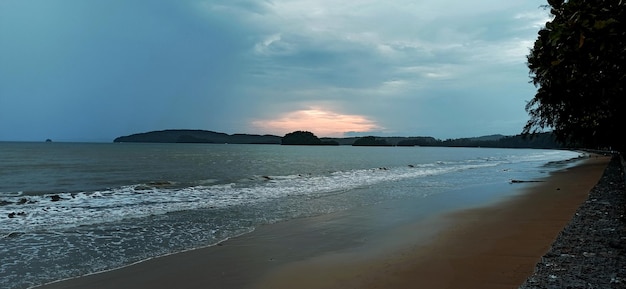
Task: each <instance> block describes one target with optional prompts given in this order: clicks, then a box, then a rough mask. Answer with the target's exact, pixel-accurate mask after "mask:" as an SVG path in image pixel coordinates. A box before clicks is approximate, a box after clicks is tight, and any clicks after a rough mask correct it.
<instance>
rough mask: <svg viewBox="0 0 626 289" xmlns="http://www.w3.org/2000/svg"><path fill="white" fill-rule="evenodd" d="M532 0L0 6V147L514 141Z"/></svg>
mask: <svg viewBox="0 0 626 289" xmlns="http://www.w3.org/2000/svg"><path fill="white" fill-rule="evenodd" d="M544 4H546V3H545V1H540V0H507V1H502V0H479V1H465V0H385V1H383V0H343V1H331V0H206V1H203V0H171V1H168V0H160V1H145V0H89V1H85V0H62V1H61V0H58V1H52V0H0V141H2V140H4V141H11V140H24V141H40V140H44V139H46V138H51V139H53V140H62V141H106V142H108V141H112V139H113V138H115V137H117V136H121V135H128V134H132V133H137V132H145V131H151V130H161V129H173V128H188V129H206V130H213V131H220V132H225V133H229V134H232V133H254V134H266V133H267V134H275V135H281V136H282V135H284V134H285V133H288V132H291V131H294V130H308V131H311V132H313V133H315V134H316V135H317V136H320V137H322V136H333V137H342V136H354V135H381V136H382V135H385V136H433V137H435V138H439V139H447V138H460V137H472V136H481V135H489V134H505V135H514V134H518V133H520V132H521V130H522V127H523V126H524V124H525V122H526V120H528V115H527V113H526V112H525V111H524V106H525V104H526V102H527V101H528V100H530V99H531V98H532V97H533V96H534V93H535V87H534V86H533V85H532V84H530V83H529V82H528V81H529V80H530V79H529V75H528V68H527V67H526V64H525V62H526V55H527V54H528V51H529V48H530V47H531V46H532V43H533V42H534V40H535V38H536V35H537V31H538V30H539V29H540V27H541V26H542V25H543V24H545V21H547V20H548V12H547V11H545V10H544V9H542V8H541V7H540V6H541V5H544Z"/></svg>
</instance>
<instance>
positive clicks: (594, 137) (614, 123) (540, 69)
mask: <svg viewBox="0 0 626 289" xmlns="http://www.w3.org/2000/svg"><path fill="white" fill-rule="evenodd" d="M548 3H549V5H548V6H546V7H548V8H550V13H551V14H552V15H553V19H552V20H551V21H549V22H547V23H546V26H545V28H543V29H541V30H540V31H539V36H538V38H537V40H536V41H535V44H534V47H533V48H532V50H531V52H530V54H529V55H528V68H529V69H530V73H531V79H532V83H533V84H535V86H536V87H537V88H538V89H537V93H536V95H535V97H534V98H533V99H532V100H531V101H530V102H528V104H527V105H526V111H527V112H528V114H529V116H530V119H529V120H528V122H527V123H526V125H525V127H524V129H523V134H525V135H528V134H534V133H537V132H541V131H543V130H544V129H551V130H553V132H554V134H555V135H556V137H557V140H558V141H560V142H562V143H564V144H566V145H574V146H583V147H587V148H612V149H614V150H618V151H621V152H623V151H624V141H623V136H622V134H623V133H624V132H625V131H626V129H625V124H626V111H625V102H624V99H625V97H626V95H625V94H624V85H625V84H626V79H625V78H626V77H625V70H626V67H625V63H624V57H625V56H626V41H625V40H626V39H625V38H626V34H625V30H626V29H625V26H626V23H625V22H624V19H626V15H625V13H624V10H625V8H626V1H618V0H596V1H584V0H569V1H564V0H548Z"/></svg>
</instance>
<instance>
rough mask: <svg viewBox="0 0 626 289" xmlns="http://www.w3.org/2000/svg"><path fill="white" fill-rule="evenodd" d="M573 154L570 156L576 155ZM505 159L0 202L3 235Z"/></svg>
mask: <svg viewBox="0 0 626 289" xmlns="http://www.w3.org/2000/svg"><path fill="white" fill-rule="evenodd" d="M570 153H572V156H575V155H577V154H576V153H573V152H570ZM567 156H568V154H564V152H563V151H556V153H551V152H541V153H537V154H531V155H530V156H525V157H524V159H518V160H513V161H514V162H515V161H534V160H536V159H541V160H544V161H545V160H552V159H560V160H562V159H564V158H566V157H567ZM507 161H511V159H510V158H506V161H505V159H475V160H469V161H464V162H457V163H455V162H436V163H430V164H420V165H411V166H407V167H395V168H372V169H360V170H349V171H338V172H333V173H329V174H326V175H302V174H295V175H286V176H261V177H257V178H253V179H252V180H253V181H250V180H248V181H242V182H236V183H228V184H213V183H212V181H210V182H207V183H205V184H203V185H198V186H193V187H186V188H167V187H149V186H148V187H146V185H133V186H124V187H120V188H116V189H111V190H103V191H95V192H80V193H60V194H54V195H43V196H24V195H22V194H20V193H14V194H3V195H2V196H0V202H4V203H3V204H4V205H2V206H0V219H1V220H3V221H2V222H1V223H0V233H2V234H9V233H11V232H29V231H52V230H57V229H67V228H72V227H76V226H81V225H90V224H98V223H106V222H112V221H120V220H123V219H130V218H140V217H146V216H150V215H160V214H166V213H170V212H175V211H183V210H193V209H201V208H224V207H228V206H235V205H240V204H251V203H258V202H266V201H269V200H273V199H278V198H283V197H318V196H323V195H324V194H328V193H333V192H338V191H343V190H350V189H354V188H358V187H363V186H370V185H373V184H377V183H381V182H389V181H397V180H402V179H408V178H419V177H423V176H428V175H438V174H445V173H449V172H453V171H459V170H466V169H472V168H480V167H489V166H497V165H499V164H501V163H503V162H507Z"/></svg>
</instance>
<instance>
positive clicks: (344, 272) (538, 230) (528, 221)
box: [258, 156, 610, 288]
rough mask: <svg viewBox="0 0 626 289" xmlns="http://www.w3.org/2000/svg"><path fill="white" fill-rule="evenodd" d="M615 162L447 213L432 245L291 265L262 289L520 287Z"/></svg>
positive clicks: (590, 164)
mask: <svg viewBox="0 0 626 289" xmlns="http://www.w3.org/2000/svg"><path fill="white" fill-rule="evenodd" d="M609 160H610V157H599V156H598V157H593V158H588V159H585V160H583V161H582V163H580V164H577V165H576V166H574V167H572V168H568V169H565V170H561V171H557V172H554V173H552V174H551V175H550V176H548V177H546V178H545V179H543V182H537V183H533V184H528V186H525V187H523V188H522V193H520V194H518V195H516V196H513V197H511V198H508V199H506V200H504V201H501V202H498V203H496V204H491V205H487V206H483V207H478V208H473V209H466V210H460V211H455V212H452V213H450V214H447V215H445V216H444V217H443V220H444V221H445V222H446V223H447V224H448V226H446V228H444V229H443V230H442V231H441V232H438V233H437V235H436V237H435V239H434V241H432V242H427V243H426V244H420V243H417V244H416V245H414V246H411V247H405V248H401V247H400V248H397V247H396V248H395V249H396V250H395V251H393V250H391V251H390V250H387V251H386V255H380V256H378V257H375V258H367V259H365V260H357V261H356V262H351V261H350V260H348V259H347V258H342V257H341V256H337V255H336V256H325V257H320V258H317V259H314V260H309V261H305V262H300V263H296V264H290V265H288V266H285V267H283V268H281V270H279V271H275V272H274V273H273V274H272V275H271V276H269V277H267V278H266V279H265V280H263V282H262V283H261V284H260V286H259V287H258V288H294V286H296V287H298V288H518V287H519V286H520V285H521V284H522V283H523V282H524V281H525V280H526V278H527V277H528V276H529V275H530V274H532V273H533V269H534V267H535V265H536V263H537V262H539V261H540V259H541V256H543V255H544V254H545V252H547V250H548V249H549V248H550V245H551V244H552V242H553V241H554V239H555V238H556V237H557V235H558V234H559V232H560V231H561V230H562V229H563V227H565V225H566V224H567V222H568V221H569V220H570V219H571V218H572V216H573V215H574V213H575V211H576V210H577V208H578V207H579V206H580V205H581V203H583V202H584V201H585V200H586V199H587V197H588V194H589V191H590V190H591V189H592V188H593V187H594V186H595V184H596V183H597V182H598V180H599V179H600V177H601V176H602V174H603V171H604V170H605V168H606V166H607V165H608V163H609ZM403 237H408V238H410V235H409V236H407V235H406V234H405V235H401V236H397V238H403ZM344 257H345V256H344ZM345 268H353V269H352V270H351V269H345ZM354 268H356V269H354ZM321 276H326V277H321ZM328 276H330V277H328Z"/></svg>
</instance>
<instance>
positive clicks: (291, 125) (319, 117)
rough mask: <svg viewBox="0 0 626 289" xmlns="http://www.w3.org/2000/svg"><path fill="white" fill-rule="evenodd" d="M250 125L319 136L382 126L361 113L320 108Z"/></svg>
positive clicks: (371, 129)
mask: <svg viewBox="0 0 626 289" xmlns="http://www.w3.org/2000/svg"><path fill="white" fill-rule="evenodd" d="M252 125H253V126H254V127H255V128H257V129H260V130H262V131H264V132H268V133H271V134H276V135H284V134H286V133H289V132H292V131H297V130H305V131H310V132H312V133H314V134H315V135H317V136H319V137H342V136H344V133H346V132H368V131H373V130H379V129H381V128H382V127H380V126H379V125H378V124H376V122H374V121H372V120H370V119H367V118H366V117H365V116H362V115H352V114H341V113H337V112H333V111H329V110H325V109H320V108H310V109H305V110H297V111H293V112H289V113H286V114H283V115H281V116H280V117H279V118H276V119H269V120H256V121H253V122H252Z"/></svg>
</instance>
